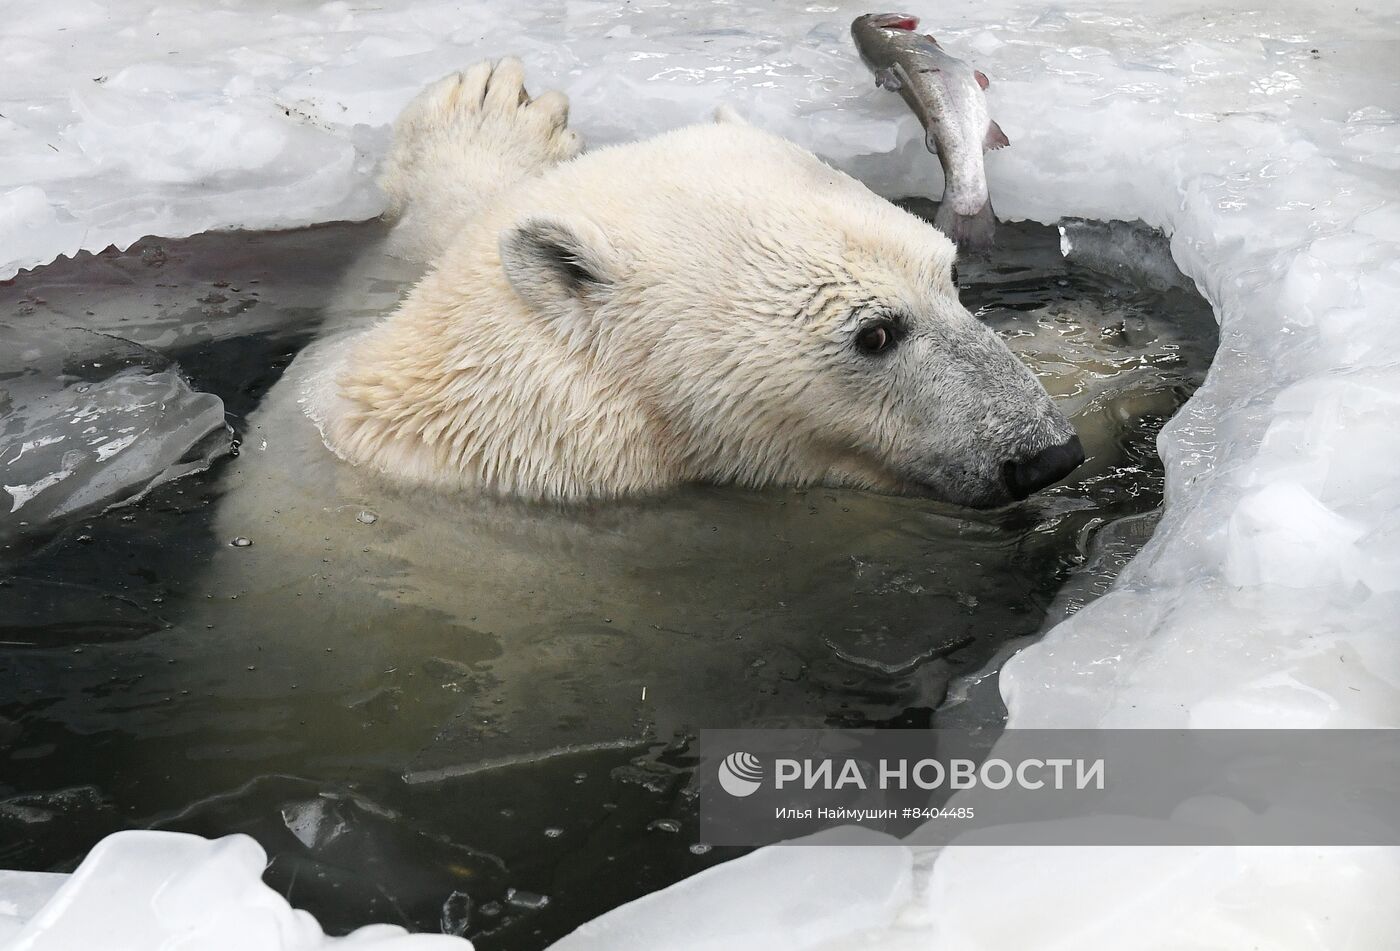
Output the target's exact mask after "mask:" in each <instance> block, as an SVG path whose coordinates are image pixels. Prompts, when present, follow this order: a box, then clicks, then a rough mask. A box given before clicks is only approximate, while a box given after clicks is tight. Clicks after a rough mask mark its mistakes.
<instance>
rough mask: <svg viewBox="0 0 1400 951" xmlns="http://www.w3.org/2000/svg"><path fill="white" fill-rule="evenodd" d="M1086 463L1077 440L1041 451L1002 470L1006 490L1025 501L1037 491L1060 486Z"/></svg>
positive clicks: (1082, 450) (1072, 439)
mask: <svg viewBox="0 0 1400 951" xmlns="http://www.w3.org/2000/svg"><path fill="white" fill-rule="evenodd" d="M1083 461H1084V446H1083V445H1082V444H1081V443H1080V442H1079V437H1078V436H1071V437H1070V438H1069V441H1068V442H1062V443H1060V444H1059V445H1058V446H1051V447H1050V448H1049V449H1042V450H1041V451H1040V452H1038V453H1036V454H1035V455H1033V456H1031V457H1030V458H1028V459H1019V460H1016V461H1014V462H1008V463H1007V464H1006V465H1004V466H1002V467H1001V471H1002V477H1003V478H1004V479H1005V480H1006V487H1007V488H1008V489H1010V490H1011V495H1012V497H1013V498H1016V499H1024V498H1025V497H1026V496H1028V495H1030V494H1031V493H1032V492H1034V491H1036V490H1037V489H1043V488H1045V487H1046V486H1047V485H1051V484H1053V483H1056V482H1059V481H1060V480H1061V479H1063V478H1064V477H1065V476H1067V475H1069V474H1070V473H1071V472H1073V471H1074V470H1075V469H1078V468H1079V464H1080V463H1081V462H1083Z"/></svg>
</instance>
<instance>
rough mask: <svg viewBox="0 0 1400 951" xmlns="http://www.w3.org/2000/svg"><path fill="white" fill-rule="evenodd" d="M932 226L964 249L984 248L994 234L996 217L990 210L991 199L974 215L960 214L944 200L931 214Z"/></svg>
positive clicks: (987, 246) (988, 244)
mask: <svg viewBox="0 0 1400 951" xmlns="http://www.w3.org/2000/svg"><path fill="white" fill-rule="evenodd" d="M933 226H934V227H935V228H937V229H938V230H939V231H941V232H943V233H944V234H946V235H947V236H948V237H950V238H952V239H953V241H954V242H955V243H956V244H957V246H958V247H959V248H961V249H964V250H978V251H980V250H985V249H986V248H990V247H991V246H992V239H993V238H994V237H995V236H996V227H997V219H996V215H995V214H994V213H993V212H992V200H991V199H990V198H988V199H987V201H986V202H985V203H983V205H982V208H981V210H979V211H978V212H977V213H976V214H975V215H960V214H958V213H957V212H956V211H954V210H953V203H952V202H950V201H944V202H943V204H941V205H939V206H938V214H936V215H934V216H933Z"/></svg>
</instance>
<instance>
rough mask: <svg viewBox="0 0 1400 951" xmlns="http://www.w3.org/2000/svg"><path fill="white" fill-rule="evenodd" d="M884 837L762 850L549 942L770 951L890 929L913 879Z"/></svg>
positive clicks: (830, 837) (898, 849)
mask: <svg viewBox="0 0 1400 951" xmlns="http://www.w3.org/2000/svg"><path fill="white" fill-rule="evenodd" d="M888 839H889V837H888V836H885V835H884V834H883V833H879V832H874V831H872V830H869V829H857V828H849V829H837V830H833V831H831V832H829V833H823V834H822V835H821V836H814V837H813V838H812V840H811V841H809V842H808V843H807V844H804V845H802V846H786V847H783V846H779V847H776V848H770V849H761V850H759V851H758V852H755V853H753V854H751V855H748V856H745V857H744V858H740V859H736V860H735V861H733V862H730V863H728V864H727V865H720V866H716V867H715V868H712V869H708V870H707V871H704V872H701V873H699V874H698V875H695V876H693V877H691V878H689V879H686V880H685V881H683V882H680V883H679V884H677V885H673V886H671V888H669V889H667V890H666V891H664V892H659V893H657V894H655V895H650V896H648V897H646V898H640V899H638V900H637V901H635V902H633V903H632V904H631V905H624V906H623V907H622V908H621V909H618V910H617V911H615V912H612V913H610V914H606V915H603V916H602V917H601V918H598V919H596V920H594V921H592V922H589V923H588V924H586V925H584V926H583V927H582V928H579V929H578V930H577V931H575V932H574V933H573V934H571V935H569V936H568V937H567V938H565V939H564V940H562V941H560V942H558V943H557V944H555V945H553V947H554V949H556V951H616V949H618V948H682V947H683V948H695V949H721V948H722V949H725V951H747V949H754V951H768V949H772V948H784V949H798V948H810V947H816V946H817V945H819V944H820V943H822V942H824V941H826V940H829V939H830V938H831V937H833V936H849V935H856V934H862V933H866V932H869V931H871V930H873V929H881V928H888V927H890V926H891V925H892V924H893V923H894V921H895V919H896V917H897V916H898V915H899V913H900V911H901V909H902V908H903V907H904V905H905V904H906V903H907V902H908V900H909V898H910V897H911V895H912V888H911V886H912V881H913V879H912V868H911V862H910V858H911V856H910V852H909V850H908V849H906V848H904V847H902V846H899V845H894V844H891V843H890V842H889V841H888ZM882 840H885V841H882ZM814 843H816V844H814ZM828 843H829V844H828ZM779 891H781V892H783V893H784V894H782V895H779V894H778V892H779Z"/></svg>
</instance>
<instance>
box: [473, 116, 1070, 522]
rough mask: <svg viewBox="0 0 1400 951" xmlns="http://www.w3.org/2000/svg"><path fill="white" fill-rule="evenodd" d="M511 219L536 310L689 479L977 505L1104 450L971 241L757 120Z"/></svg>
mask: <svg viewBox="0 0 1400 951" xmlns="http://www.w3.org/2000/svg"><path fill="white" fill-rule="evenodd" d="M508 204H509V207H507V208H506V209H505V211H504V213H503V216H502V217H500V218H498V219H497V221H496V222H495V224H496V230H495V235H496V237H497V243H498V248H499V254H500V265H499V266H500V267H501V268H502V269H503V271H504V274H505V277H506V279H507V280H508V282H509V284H510V286H511V288H512V289H513V290H514V292H515V293H516V295H518V297H519V300H520V302H521V303H522V304H523V306H524V308H525V310H526V311H527V312H528V313H529V316H530V319H532V320H535V321H538V322H540V323H542V324H543V325H544V326H546V327H548V328H549V333H550V334H551V335H552V338H553V340H554V341H556V343H557V344H559V345H562V346H563V347H564V348H566V349H567V351H568V352H569V353H571V354H573V358H574V359H577V360H579V361H584V362H586V363H587V365H588V366H589V372H590V373H592V374H593V375H595V376H596V377H597V378H598V379H600V380H605V381H607V384H606V385H607V388H608V390H609V391H610V392H616V391H619V390H621V391H626V392H627V393H628V394H629V396H628V402H629V404H632V405H635V406H637V407H638V408H639V412H640V413H642V414H644V415H645V416H646V417H647V419H648V420H649V421H650V424H651V429H650V430H649V431H650V433H651V435H650V436H649V437H648V438H649V439H650V440H652V441H653V442H654V443H655V446H654V451H655V452H656V454H657V455H658V457H659V458H660V459H661V468H662V469H664V470H666V471H668V472H669V473H670V476H671V478H673V479H674V481H677V482H679V481H708V482H725V483H738V484H743V485H749V486H761V485H771V484H790V485H803V484H808V485H811V484H826V485H848V486H858V487H865V488H872V489H877V490H882V491H890V492H900V493H915V494H922V495H928V496H932V497H936V498H939V499H944V500H947V501H951V502H955V503H960V504H964V505H970V506H979V507H980V506H994V505H1000V504H1004V503H1007V502H1010V501H1012V500H1014V499H1020V498H1023V497H1025V496H1026V495H1027V494H1029V493H1030V492H1033V491H1035V490H1036V489H1039V488H1041V487H1043V486H1046V485H1049V484H1050V483H1053V482H1055V481H1058V480H1059V479H1061V478H1063V477H1064V476H1065V475H1067V474H1068V473H1069V472H1070V471H1072V470H1073V469H1074V468H1075V467H1076V466H1078V465H1079V464H1080V463H1081V462H1082V461H1083V450H1082V449H1081V447H1080V443H1079V440H1078V438H1077V437H1076V435H1075V432H1074V429H1073V427H1072V426H1071V425H1070V423H1069V421H1068V420H1067V419H1066V418H1065V416H1064V415H1063V414H1062V413H1061V412H1060V411H1059V410H1057V409H1056V407H1055V405H1054V403H1053V402H1052V400H1051V398H1050V396H1049V394H1047V393H1046V391H1045V389H1044V388H1043V387H1042V386H1041V385H1040V383H1039V382H1038V381H1037V379H1036V378H1035V376H1034V374H1032V372H1031V371H1030V369H1029V368H1028V367H1027V366H1026V365H1025V364H1024V363H1022V362H1021V361H1020V360H1018V359H1017V358H1016V357H1015V356H1014V355H1013V354H1012V353H1011V351H1010V350H1009V349H1008V348H1007V346H1006V345H1005V344H1004V343H1003V342H1002V341H1001V339H1000V338H999V337H998V336H997V335H996V334H995V333H994V332H992V331H991V330H990V329H989V328H988V327H986V326H985V325H983V324H982V323H981V322H979V321H978V320H977V319H976V318H975V317H973V316H972V315H971V314H970V313H969V312H968V311H967V310H966V309H965V308H964V307H963V306H962V304H961V303H959V301H958V288H957V284H956V275H955V270H954V258H955V250H954V247H953V245H952V243H951V242H950V241H948V239H946V238H945V237H943V235H941V234H940V233H938V232H937V231H936V230H934V229H933V228H932V227H931V226H929V225H928V224H927V223H925V222H924V221H922V220H920V219H918V218H916V217H914V216H913V215H910V214H908V213H906V212H905V211H903V210H901V209H899V208H897V207H895V206H894V205H891V204H890V203H889V202H887V201H885V200H884V199H882V198H880V197H878V196H876V195H875V194H873V193H872V192H870V191H869V190H868V189H866V188H865V187H864V186H863V185H861V184H860V183H859V182H857V181H855V180H854V179H851V178H850V177H848V176H846V175H844V174H842V173H840V172H837V171H835V170H833V169H832V168H830V167H829V166H827V165H825V164H823V163H822V162H821V161H819V160H818V159H817V158H816V157H815V156H813V155H812V154H811V153H809V152H807V151H805V150H803V149H801V148H799V147H797V146H795V145H793V144H791V143H789V142H786V141H784V140H782V139H779V138H777V137H774V136H771V135H768V134H766V133H763V132H760V131H758V130H756V129H753V128H750V127H748V126H744V125H737V124H718V125H712V126H696V127H691V128H687V129H682V130H679V131H677V132H673V133H669V134H667V135H663V136H660V137H658V138H655V139H652V140H650V141H648V142H644V143H639V144H637V145H629V146H625V147H620V148H616V149H603V150H601V151H598V152H594V153H590V154H588V155H586V156H584V157H582V158H580V159H577V160H575V161H574V162H572V163H569V164H568V165H565V166H563V167H561V168H559V169H557V170H555V171H554V172H553V173H551V174H549V175H547V176H545V177H544V178H543V179H542V180H540V182H539V183H538V187H536V186H535V185H530V186H527V188H526V189H525V194H524V195H523V196H522V198H521V199H520V200H518V201H512V202H510V203H508Z"/></svg>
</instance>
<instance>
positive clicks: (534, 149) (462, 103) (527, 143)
mask: <svg viewBox="0 0 1400 951" xmlns="http://www.w3.org/2000/svg"><path fill="white" fill-rule="evenodd" d="M568 121H569V99H568V97H567V96H565V95H564V94H563V93H561V92H558V91H555V90H551V91H549V92H546V93H544V94H543V95H541V96H539V97H538V98H536V99H531V98H530V94H529V93H528V92H526V91H525V69H524V67H523V66H522V65H521V63H520V60H518V59H515V58H514V57H506V58H505V59H502V60H499V61H498V62H495V63H492V62H483V63H477V64H476V65H475V66H473V67H471V68H470V69H468V70H465V71H463V72H458V73H452V74H450V75H448V76H445V77H443V78H442V79H440V80H438V81H437V82H435V83H433V84H432V85H431V86H429V87H428V88H426V89H424V90H423V91H422V92H421V93H419V94H418V95H417V97H415V98H414V99H413V101H412V102H410V103H409V104H408V106H407V107H405V109H404V111H403V115H401V116H400V117H399V121H398V123H397V124H396V125H395V141H394V148H393V154H392V155H391V158H390V161H391V162H394V161H399V162H402V163H403V164H405V165H408V164H416V163H418V162H420V161H422V160H423V159H424V158H426V157H427V156H429V155H430V154H436V155H438V156H441V155H442V153H443V152H444V150H446V151H448V152H449V153H456V155H457V157H456V159H455V160H454V164H461V163H462V162H463V160H464V158H465V157H466V156H472V157H474V158H475V159H476V160H478V161H487V162H489V163H490V164H493V165H504V166H506V167H509V168H513V169H515V170H516V171H517V172H518V174H519V175H529V174H534V173H537V172H541V171H543V170H545V169H546V168H548V167H550V166H552V165H555V164H557V163H559V162H563V161H566V160H568V159H571V158H573V157H574V156H575V155H577V154H578V153H579V150H580V149H581V148H582V142H581V141H580V139H579V137H578V134H577V133H576V132H573V131H572V130H570V129H569V128H568Z"/></svg>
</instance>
